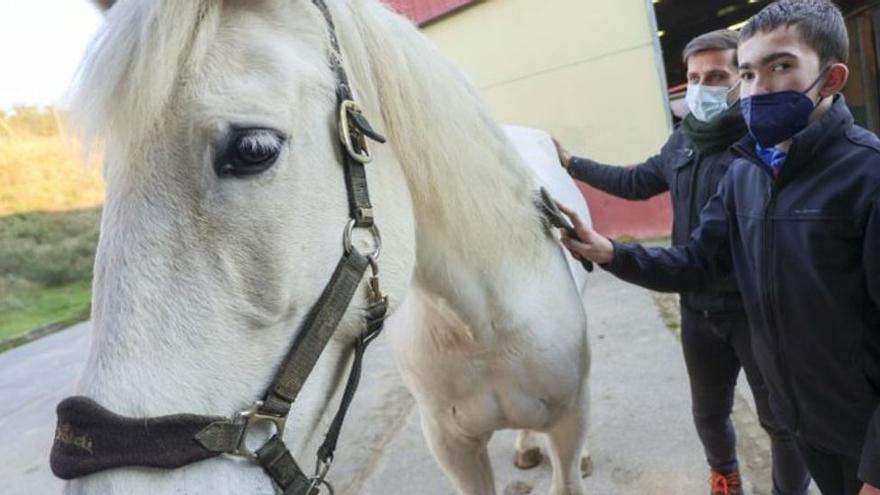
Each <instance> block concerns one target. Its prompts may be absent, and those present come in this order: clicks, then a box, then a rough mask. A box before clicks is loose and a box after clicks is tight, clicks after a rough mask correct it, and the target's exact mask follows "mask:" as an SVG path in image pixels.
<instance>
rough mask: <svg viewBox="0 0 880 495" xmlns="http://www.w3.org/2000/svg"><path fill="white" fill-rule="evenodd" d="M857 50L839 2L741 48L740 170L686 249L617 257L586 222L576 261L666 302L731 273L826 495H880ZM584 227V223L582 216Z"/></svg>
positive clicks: (801, 4)
mask: <svg viewBox="0 0 880 495" xmlns="http://www.w3.org/2000/svg"><path fill="white" fill-rule="evenodd" d="M848 44H849V40H848V37H847V33H846V27H845V25H844V20H843V17H842V15H841V13H840V11H839V10H838V9H837V7H835V6H834V4H832V3H831V2H830V1H828V0H779V1H777V2H774V3H773V4H770V5H769V6H767V7H766V8H765V9H764V10H762V11H761V12H759V13H758V14H757V15H755V17H753V18H752V19H751V20H750V21H749V24H748V25H747V26H746V27H745V28H744V29H743V31H742V33H741V34H740V42H739V50H738V57H739V65H740V77H741V79H742V87H741V96H742V109H743V115H744V117H745V119H746V124H747V125H748V128H749V134H750V135H749V136H747V137H746V138H744V139H743V140H742V141H740V142H739V143H737V144H736V145H735V146H734V150H735V152H736V153H737V154H738V155H739V156H740V157H741V158H740V159H737V160H736V161H735V162H734V163H733V164H732V165H731V167H730V169H729V171H728V174H727V176H725V178H724V179H723V180H722V182H721V185H720V187H719V189H718V193H717V194H716V195H715V196H714V197H713V198H712V199H711V200H710V201H709V204H708V205H707V206H706V208H705V209H704V210H703V212H702V213H701V215H700V225H699V227H698V228H697V230H696V231H695V232H694V235H693V236H692V237H691V240H690V242H689V243H688V245H687V246H680V247H672V248H667V249H656V248H655V249H646V248H643V247H642V246H639V245H637V244H616V243H612V242H610V241H609V240H608V239H606V238H604V237H602V236H601V235H599V234H597V233H596V232H595V231H593V230H592V229H590V228H588V227H586V226H584V225H583V224H582V223H581V222H580V221H579V219H576V218H573V220H574V221H576V222H575V223H576V227H577V229H578V234H579V236H580V237H581V239H583V241H584V242H578V241H576V240H573V239H570V238H567V239H564V242H565V244H566V245H567V246H568V248H569V249H571V250H572V252H573V253H575V255H576V256H580V257H583V258H587V259H590V260H592V261H594V262H597V263H600V264H603V265H604V266H605V267H606V268H607V269H608V270H610V271H611V272H613V273H614V274H616V275H617V276H619V277H621V278H623V279H625V280H629V281H631V282H634V283H638V284H639V285H643V286H645V287H648V288H652V289H656V290H666V291H672V290H693V289H698V288H701V287H705V286H707V284H709V283H710V282H711V281H712V280H716V279H718V278H720V277H722V276H723V275H726V274H727V273H730V272H731V270H732V271H733V272H734V273H735V274H736V277H737V280H738V282H739V287H740V290H741V292H742V294H743V299H744V302H745V308H746V313H747V314H748V318H749V322H750V324H751V327H752V344H753V345H752V347H753V349H754V352H755V360H756V361H757V363H758V367H759V368H760V369H761V372H762V374H763V376H764V379H765V380H766V382H767V385H768V387H769V389H770V403H771V406H772V407H773V411H774V413H775V417H776V418H777V419H778V420H780V421H781V422H783V424H784V425H785V426H786V427H787V428H788V429H789V430H791V431H793V432H795V437H796V441H797V444H798V448H799V450H800V451H801V454H802V456H803V458H804V461H806V464H807V466H808V468H809V470H810V473H811V474H812V476H813V479H814V480H815V481H816V483H817V485H818V486H819V488H820V489H821V490H822V493H824V494H829V495H831V494H834V495H837V494H846V495H850V494H857V493H860V494H862V495H867V494H871V495H876V494H880V490H878V489H877V487H878V486H880V140H878V139H877V137H876V136H874V135H873V134H871V133H870V132H868V131H866V130H864V129H862V128H860V127H858V126H856V125H854V124H853V118H852V115H851V114H850V111H849V110H848V108H847V106H846V102H845V101H844V99H843V97H842V96H841V95H839V94H838V93H839V92H840V90H841V89H842V88H843V86H844V85H845V84H846V80H847V77H848V69H847V66H846V65H845V62H846V59H847V53H848ZM569 214H570V215H571V213H570V212H569Z"/></svg>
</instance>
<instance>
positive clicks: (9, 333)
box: [0, 282, 92, 341]
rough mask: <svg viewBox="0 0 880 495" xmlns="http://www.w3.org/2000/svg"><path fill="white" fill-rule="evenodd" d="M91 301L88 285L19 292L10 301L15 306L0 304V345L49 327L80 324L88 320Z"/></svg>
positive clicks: (80, 284)
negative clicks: (43, 327) (4, 341)
mask: <svg viewBox="0 0 880 495" xmlns="http://www.w3.org/2000/svg"><path fill="white" fill-rule="evenodd" d="M91 297H92V293H91V287H90V284H89V283H88V282H76V283H72V284H68V285H63V286H61V287H51V288H47V289H40V288H37V289H29V290H23V291H19V292H18V293H17V294H16V296H15V299H14V300H17V301H16V302H17V304H9V301H3V302H0V341H3V340H7V339H11V338H15V337H20V336H21V335H24V334H25V333H27V332H29V331H30V330H33V329H36V328H39V327H41V326H43V325H46V324H49V323H58V324H62V325H63V326H67V325H69V324H73V323H76V322H79V321H83V320H85V319H87V318H88V317H89V308H90V306H91Z"/></svg>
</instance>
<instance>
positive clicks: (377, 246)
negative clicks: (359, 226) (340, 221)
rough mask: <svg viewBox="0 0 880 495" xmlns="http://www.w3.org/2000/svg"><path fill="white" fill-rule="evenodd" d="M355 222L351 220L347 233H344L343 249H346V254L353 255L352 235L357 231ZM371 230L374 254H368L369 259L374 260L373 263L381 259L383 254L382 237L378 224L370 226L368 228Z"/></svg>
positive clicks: (346, 228)
mask: <svg viewBox="0 0 880 495" xmlns="http://www.w3.org/2000/svg"><path fill="white" fill-rule="evenodd" d="M355 223H356V222H355V220H354V219H351V220H349V221H348V223H347V224H346V225H345V231H344V232H343V233H342V248H343V249H345V254H349V253H351V250H352V249H353V247H352V245H351V233H352V232H353V231H354V229H355ZM368 228H369V229H370V234H372V235H373V244H374V248H373V252H372V253H370V254H368V255H367V257H368V258H372V259H373V261H375V260H378V259H379V253H381V252H382V235H381V234H380V233H379V227H377V226H376V224H373V225H370V226H369V227H368Z"/></svg>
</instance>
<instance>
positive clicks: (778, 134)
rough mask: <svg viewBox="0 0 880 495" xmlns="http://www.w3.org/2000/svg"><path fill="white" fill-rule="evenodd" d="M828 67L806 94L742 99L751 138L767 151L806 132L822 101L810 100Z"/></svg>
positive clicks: (791, 92) (784, 92)
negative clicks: (813, 90)
mask: <svg viewBox="0 0 880 495" xmlns="http://www.w3.org/2000/svg"><path fill="white" fill-rule="evenodd" d="M828 69H829V67H826V68H825V69H824V70H823V71H822V73H821V74H819V77H818V78H816V80H815V81H813V84H811V85H810V87H809V88H807V89H806V90H805V91H803V92H799V91H779V92H776V93H769V94H765V95H755V96H749V97H747V98H743V99H742V102H741V104H740V108H741V110H742V114H743V118H744V119H745V121H746V126H748V128H749V134H751V135H752V137H753V138H755V141H757V142H758V144H759V145H761V146H762V147H764V148H769V147H771V146H774V145H777V144H779V143H781V142H783V141H786V140H788V139H790V138H791V137H792V136H794V135H795V134H797V133H798V132H800V131H802V130H804V129H805V128H806V127H807V125H808V124H809V122H810V115H811V114H812V113H813V110H815V108H816V106H818V105H819V102H821V101H822V98H819V101H817V102H816V103H815V104H814V103H813V100H811V99H810V97H809V96H807V93H809V92H810V90H812V89H813V88H814V87H816V85H817V84H819V81H820V80H821V79H822V78H823V77H824V76H825V73H826V72H828Z"/></svg>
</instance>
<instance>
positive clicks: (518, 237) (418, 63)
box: [341, 1, 546, 286]
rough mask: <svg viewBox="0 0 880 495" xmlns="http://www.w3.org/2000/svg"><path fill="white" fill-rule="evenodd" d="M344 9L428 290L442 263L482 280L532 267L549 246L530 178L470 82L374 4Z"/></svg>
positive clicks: (357, 70)
mask: <svg viewBox="0 0 880 495" xmlns="http://www.w3.org/2000/svg"><path fill="white" fill-rule="evenodd" d="M348 5H349V6H350V8H351V9H352V11H353V14H354V15H353V18H354V19H355V20H356V25H355V26H352V27H350V28H348V29H346V28H343V29H341V32H342V33H343V36H344V37H345V38H348V39H347V40H345V39H344V41H347V43H346V44H345V45H346V49H347V50H346V51H347V52H348V53H349V59H350V60H349V61H350V62H351V63H352V66H353V73H354V74H355V75H356V76H357V77H358V78H359V79H361V80H362V81H363V84H362V88H361V89H364V90H368V91H369V92H370V93H371V95H370V96H371V97H372V99H373V100H374V102H373V103H374V106H375V107H376V110H375V111H377V112H381V115H382V120H383V122H384V125H385V132H386V134H387V136H388V138H389V142H390V145H391V146H393V149H394V152H395V154H396V156H397V158H398V160H399V161H400V164H401V167H402V168H403V172H404V175H405V176H406V180H407V183H408V186H409V188H410V193H411V195H412V198H413V206H414V213H415V216H416V230H417V263H418V264H417V274H421V275H422V277H423V278H429V279H431V280H426V282H427V285H428V286H431V285H436V284H438V283H441V280H440V278H447V279H451V278H454V277H450V276H449V275H450V274H451V272H452V271H451V270H445V269H443V268H442V267H443V266H449V265H450V264H451V263H454V264H456V265H459V266H464V267H466V271H468V272H470V273H480V274H482V277H481V278H482V280H484V281H485V280H487V279H491V278H493V274H495V273H498V272H500V271H501V270H502V269H503V268H505V267H506V266H508V265H510V263H511V262H513V263H520V264H522V265H524V266H525V265H528V264H529V260H534V259H535V258H536V257H537V256H539V255H540V252H541V249H545V248H546V236H545V233H544V231H543V227H542V225H541V220H540V217H539V213H538V211H537V210H536V208H535V207H534V203H533V198H535V196H536V190H537V186H536V180H535V179H534V177H533V176H532V174H531V172H530V171H529V170H528V169H527V167H526V165H525V164H524V163H523V162H522V160H521V158H520V157H519V155H518V154H517V153H516V151H515V149H514V148H513V146H512V144H511V143H510V142H509V140H508V139H507V137H506V135H505V134H504V132H503V130H502V129H501V128H500V126H498V125H497V124H496V123H495V122H494V121H493V120H492V118H491V117H490V115H489V112H488V110H487V109H486V107H485V105H484V103H483V102H482V100H481V98H480V96H479V94H478V93H477V91H476V90H475V88H474V87H473V85H472V84H471V83H470V82H469V81H468V80H467V79H466V78H465V77H464V75H463V74H462V73H461V72H460V71H459V70H458V69H457V68H456V67H454V66H453V65H452V64H451V63H450V62H449V61H447V60H446V59H445V58H444V57H443V56H442V55H441V54H440V53H439V52H438V51H437V50H436V49H435V48H434V47H433V46H432V45H430V43H429V42H428V41H427V40H426V39H425V37H424V36H423V35H422V34H421V33H419V32H418V31H417V30H416V29H415V28H414V27H413V26H412V24H410V23H409V22H407V21H405V20H403V19H402V18H401V17H399V16H397V15H396V14H393V13H391V12H389V11H388V10H387V9H386V8H385V7H382V6H381V5H379V4H378V2H375V1H366V2H353V3H350V4H348ZM502 251H503V253H504V256H503V257H501V256H499V252H502ZM502 258H503V259H502ZM432 267H440V269H439V270H435V269H432ZM487 275H488V277H487ZM446 283H447V284H454V283H455V282H454V281H453V280H446Z"/></svg>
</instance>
